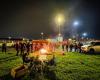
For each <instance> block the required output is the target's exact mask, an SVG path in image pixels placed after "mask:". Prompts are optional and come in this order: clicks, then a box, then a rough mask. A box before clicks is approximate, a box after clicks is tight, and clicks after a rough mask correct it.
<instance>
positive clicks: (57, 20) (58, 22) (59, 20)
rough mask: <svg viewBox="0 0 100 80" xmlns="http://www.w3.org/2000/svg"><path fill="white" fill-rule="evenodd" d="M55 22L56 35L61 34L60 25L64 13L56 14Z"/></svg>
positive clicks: (62, 21)
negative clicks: (56, 27) (56, 26)
mask: <svg viewBox="0 0 100 80" xmlns="http://www.w3.org/2000/svg"><path fill="white" fill-rule="evenodd" d="M55 21H56V24H57V25H58V36H61V25H63V23H64V21H65V20H64V15H63V14H58V15H57V16H56V18H55Z"/></svg>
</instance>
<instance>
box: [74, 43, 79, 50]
mask: <svg viewBox="0 0 100 80" xmlns="http://www.w3.org/2000/svg"><path fill="white" fill-rule="evenodd" d="M74 48H75V52H77V51H78V50H77V49H78V45H77V43H75V45H74Z"/></svg>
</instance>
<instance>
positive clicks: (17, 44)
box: [15, 42, 20, 56]
mask: <svg viewBox="0 0 100 80" xmlns="http://www.w3.org/2000/svg"><path fill="white" fill-rule="evenodd" d="M15 49H16V56H18V54H19V50H20V44H19V42H16V44H15Z"/></svg>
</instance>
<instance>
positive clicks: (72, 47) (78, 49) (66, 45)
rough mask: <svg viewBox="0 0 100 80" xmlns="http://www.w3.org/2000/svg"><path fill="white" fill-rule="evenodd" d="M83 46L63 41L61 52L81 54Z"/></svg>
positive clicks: (79, 43)
mask: <svg viewBox="0 0 100 80" xmlns="http://www.w3.org/2000/svg"><path fill="white" fill-rule="evenodd" d="M82 45H83V44H82V43H81V42H69V41H68V40H65V41H63V42H62V50H63V51H67V52H68V51H70V52H72V51H75V52H80V53H81V52H82V50H81V46H82Z"/></svg>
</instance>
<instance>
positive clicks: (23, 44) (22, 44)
mask: <svg viewBox="0 0 100 80" xmlns="http://www.w3.org/2000/svg"><path fill="white" fill-rule="evenodd" d="M24 51H25V43H23V42H21V43H20V52H21V55H23V54H24Z"/></svg>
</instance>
